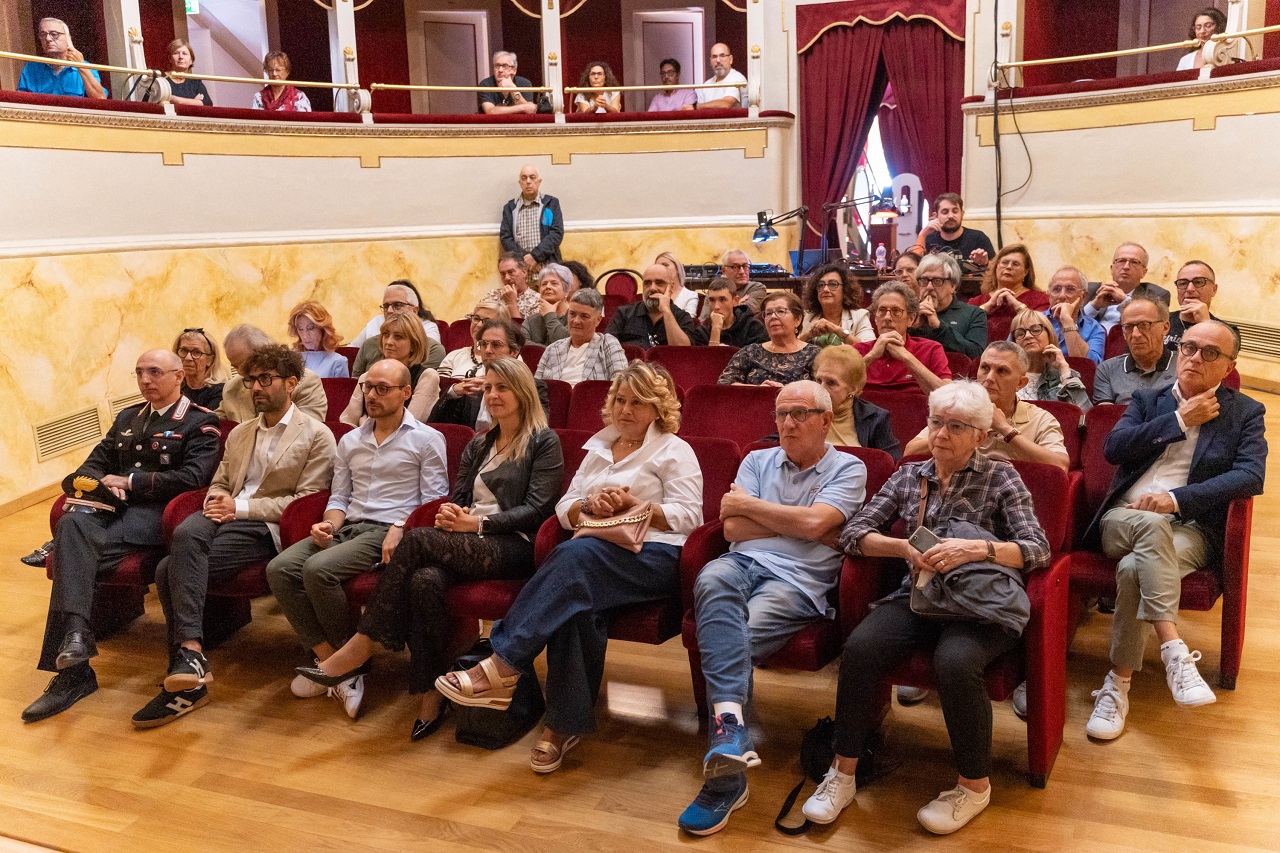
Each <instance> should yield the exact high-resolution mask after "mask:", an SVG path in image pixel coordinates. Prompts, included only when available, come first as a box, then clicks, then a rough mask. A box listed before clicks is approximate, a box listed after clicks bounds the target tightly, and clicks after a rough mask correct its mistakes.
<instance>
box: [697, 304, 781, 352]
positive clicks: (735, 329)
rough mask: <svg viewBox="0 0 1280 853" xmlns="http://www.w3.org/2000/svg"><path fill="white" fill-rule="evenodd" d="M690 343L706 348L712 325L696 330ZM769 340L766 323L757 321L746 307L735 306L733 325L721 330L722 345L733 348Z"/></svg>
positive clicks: (702, 326) (703, 325)
mask: <svg viewBox="0 0 1280 853" xmlns="http://www.w3.org/2000/svg"><path fill="white" fill-rule="evenodd" d="M689 339H690V342H691V343H694V344H697V345H698V346H706V345H707V344H708V343H709V342H710V341H711V324H710V322H706V323H703V324H702V325H701V326H699V327H698V328H697V329H696V336H695V335H690V336H689ZM767 340H769V333H768V332H767V331H765V328H764V323H761V322H760V321H759V320H757V319H756V314H755V312H754V311H752V310H751V309H750V308H748V307H747V306H745V305H735V306H733V325H732V326H730V327H729V328H727V329H721V330H720V343H722V344H725V345H727V346H731V347H745V346H746V345H747V344H762V343H764V342H765V341H767Z"/></svg>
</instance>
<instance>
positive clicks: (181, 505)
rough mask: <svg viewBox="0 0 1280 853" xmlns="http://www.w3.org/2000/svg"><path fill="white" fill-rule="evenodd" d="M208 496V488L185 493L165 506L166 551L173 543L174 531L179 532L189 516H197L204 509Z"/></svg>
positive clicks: (162, 526) (163, 520)
mask: <svg viewBox="0 0 1280 853" xmlns="http://www.w3.org/2000/svg"><path fill="white" fill-rule="evenodd" d="M207 494H209V490H208V489H207V488H204V489H194V490H192V491H190V492H183V493H182V494H180V495H178V496H177V497H175V498H174V499H173V500H171V501H169V503H168V504H166V505H165V508H164V516H163V518H162V520H161V529H162V530H163V533H164V547H165V550H166V551H167V550H168V549H169V546H170V545H171V544H172V543H173V531H175V530H177V529H178V525H179V524H181V523H182V522H184V521H186V519H187V517H188V516H192V515H195V514H196V513H197V512H200V510H202V509H203V508H204V498H205V495H207Z"/></svg>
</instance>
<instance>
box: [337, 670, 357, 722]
mask: <svg viewBox="0 0 1280 853" xmlns="http://www.w3.org/2000/svg"><path fill="white" fill-rule="evenodd" d="M330 691H331V692H332V693H333V696H334V698H335V699H337V700H338V701H339V702H341V703H342V707H343V709H344V710H345V711H346V712H347V716H348V717H350V718H351V719H353V720H354V719H355V718H356V715H357V714H359V713H360V703H361V702H363V701H364V676H363V675H357V676H355V677H353V678H349V679H347V680H346V681H344V682H342V683H341V684H339V685H337V686H336V687H331V688H330Z"/></svg>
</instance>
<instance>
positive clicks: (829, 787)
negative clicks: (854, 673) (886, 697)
mask: <svg viewBox="0 0 1280 853" xmlns="http://www.w3.org/2000/svg"><path fill="white" fill-rule="evenodd" d="M899 689H901V688H899ZM857 793H858V784H857V782H856V781H854V777H853V774H849V775H845V774H844V773H841V772H840V771H838V770H836V769H835V768H834V767H828V768H827V775H826V776H824V777H823V778H822V782H821V783H820V784H819V785H818V790H816V791H814V792H813V796H812V797H810V798H809V799H807V800H805V801H804V807H803V808H801V809H800V811H801V812H803V813H804V816H805V817H807V818H808V819H809V820H811V821H813V822H814V823H824V824H825V823H831V822H832V821H833V820H835V819H836V818H838V817H839V816H840V812H842V811H844V807H845V806H847V805H849V803H852V802H853V797H854V795H855V794H857Z"/></svg>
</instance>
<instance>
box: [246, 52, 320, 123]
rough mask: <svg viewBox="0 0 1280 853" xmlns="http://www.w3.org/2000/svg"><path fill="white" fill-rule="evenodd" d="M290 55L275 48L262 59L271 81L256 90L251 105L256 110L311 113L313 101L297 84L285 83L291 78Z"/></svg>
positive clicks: (263, 68)
mask: <svg viewBox="0 0 1280 853" xmlns="http://www.w3.org/2000/svg"><path fill="white" fill-rule="evenodd" d="M289 69H290V64H289V56H288V54H286V53H285V52H284V51H283V50H273V51H271V52H270V53H268V54H267V55H266V58H264V59H263V60H262V70H263V71H265V72H267V79H268V80H270V81H271V82H270V83H268V84H267V85H265V86H263V87H262V89H261V91H258V92H255V93H254V95H253V102H252V103H251V104H250V105H249V106H250V107H251V108H252V109H255V110H267V111H270V112H286V113H309V112H311V102H310V101H309V100H307V96H306V95H305V94H303V92H302V90H301V89H298V88H297V87H296V86H289V85H287V84H285V82H284V81H285V80H288V79H289Z"/></svg>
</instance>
